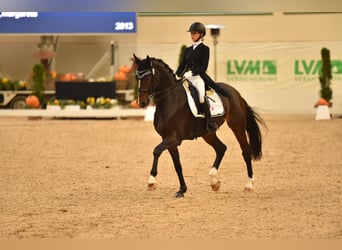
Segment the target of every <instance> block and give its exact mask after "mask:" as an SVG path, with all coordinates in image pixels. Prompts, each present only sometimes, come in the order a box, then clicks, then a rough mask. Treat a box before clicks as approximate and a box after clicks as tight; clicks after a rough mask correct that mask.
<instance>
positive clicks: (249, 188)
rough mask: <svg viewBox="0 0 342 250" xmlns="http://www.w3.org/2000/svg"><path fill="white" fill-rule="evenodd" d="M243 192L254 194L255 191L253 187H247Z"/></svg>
mask: <svg viewBox="0 0 342 250" xmlns="http://www.w3.org/2000/svg"><path fill="white" fill-rule="evenodd" d="M243 191H245V192H248V193H252V192H254V189H253V188H252V187H245V189H244V190H243Z"/></svg>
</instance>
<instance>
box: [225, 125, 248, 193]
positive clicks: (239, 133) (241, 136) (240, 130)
mask: <svg viewBox="0 0 342 250" xmlns="http://www.w3.org/2000/svg"><path fill="white" fill-rule="evenodd" d="M227 123H228V126H229V127H230V128H231V129H232V131H233V133H234V135H235V137H236V139H237V141H238V142H239V144H240V148H241V151H242V156H243V159H244V161H245V163H246V167H247V174H248V178H249V179H248V182H247V184H246V187H245V191H253V182H254V179H253V168H252V158H251V152H250V146H249V143H248V140H247V135H246V132H245V129H244V126H243V123H242V122H237V121H234V119H231V120H230V121H229V122H227Z"/></svg>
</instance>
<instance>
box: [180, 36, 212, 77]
mask: <svg viewBox="0 0 342 250" xmlns="http://www.w3.org/2000/svg"><path fill="white" fill-rule="evenodd" d="M209 55H210V52H209V47H208V46H206V45H205V44H203V43H200V44H199V45H198V46H197V47H196V48H195V49H193V47H192V45H191V46H190V47H187V48H186V50H185V52H184V56H183V59H182V62H181V64H180V65H179V66H178V68H177V71H176V75H177V76H179V75H181V74H183V73H184V72H185V71H188V70H191V71H192V74H193V75H200V76H202V75H204V74H205V72H206V70H207V68H208V64H209Z"/></svg>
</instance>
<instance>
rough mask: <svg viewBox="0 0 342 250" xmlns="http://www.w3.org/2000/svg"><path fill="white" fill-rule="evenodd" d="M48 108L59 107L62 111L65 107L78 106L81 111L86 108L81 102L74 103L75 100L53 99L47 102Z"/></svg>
mask: <svg viewBox="0 0 342 250" xmlns="http://www.w3.org/2000/svg"><path fill="white" fill-rule="evenodd" d="M48 105H49V106H59V107H61V109H64V108H65V106H68V105H78V106H80V108H81V109H85V108H86V104H85V102H83V101H75V100H64V99H60V100H59V99H54V100H52V101H49V102H48Z"/></svg>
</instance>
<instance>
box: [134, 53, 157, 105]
mask: <svg viewBox="0 0 342 250" xmlns="http://www.w3.org/2000/svg"><path fill="white" fill-rule="evenodd" d="M134 61H135V63H136V64H137V71H136V77H137V79H138V81H139V82H138V83H139V84H138V104H139V106H140V107H146V106H147V105H148V104H149V102H150V99H151V98H152V97H153V95H154V93H155V88H156V79H155V74H156V72H155V68H154V67H153V64H152V59H151V58H150V57H149V56H146V58H145V59H142V60H141V59H139V58H138V57H137V56H136V55H135V54H134Z"/></svg>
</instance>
